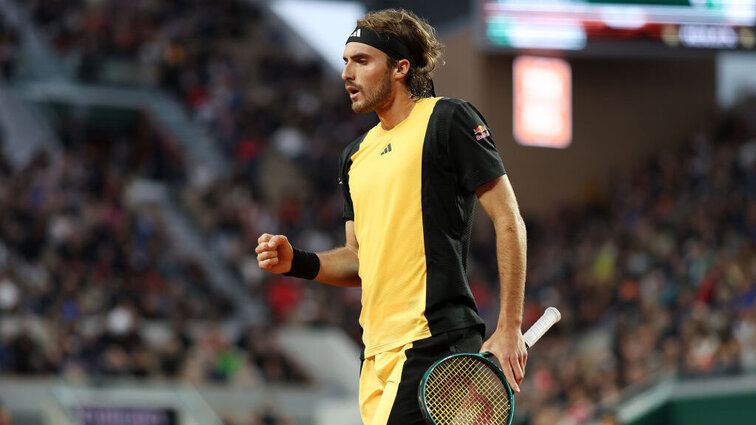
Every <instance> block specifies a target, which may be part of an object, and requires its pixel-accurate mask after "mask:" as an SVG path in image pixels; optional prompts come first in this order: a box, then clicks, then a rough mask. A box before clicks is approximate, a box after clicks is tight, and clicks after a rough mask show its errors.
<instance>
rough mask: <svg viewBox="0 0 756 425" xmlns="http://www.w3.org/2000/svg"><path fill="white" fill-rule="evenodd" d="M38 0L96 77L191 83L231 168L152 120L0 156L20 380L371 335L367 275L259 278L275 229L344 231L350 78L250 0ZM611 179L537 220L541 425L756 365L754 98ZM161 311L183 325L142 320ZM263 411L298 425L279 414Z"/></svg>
mask: <svg viewBox="0 0 756 425" xmlns="http://www.w3.org/2000/svg"><path fill="white" fill-rule="evenodd" d="M28 7H29V10H30V11H31V12H32V15H33V16H34V18H35V20H36V22H37V23H38V24H39V25H40V28H42V29H43V30H44V31H45V33H46V34H47V35H48V37H50V40H51V41H52V42H53V43H54V45H55V47H56V49H57V50H58V52H60V54H61V55H63V56H65V57H68V58H74V59H73V60H74V62H75V63H77V73H78V76H79V78H81V79H82V80H85V81H98V82H104V83H107V82H108V75H109V74H108V72H106V69H105V68H107V66H106V65H107V64H108V63H121V64H122V63H124V62H128V63H131V64H132V66H133V68H131V69H137V70H138V71H137V72H136V73H135V74H136V75H137V76H138V78H137V80H139V81H141V83H142V84H145V85H148V86H156V87H160V88H162V89H163V90H165V91H167V92H169V93H172V94H173V95H174V96H175V97H176V99H178V100H179V101H180V102H182V103H183V104H184V105H185V107H186V108H187V110H188V111H189V113H190V114H191V116H192V117H193V119H194V120H196V121H197V122H198V123H200V124H202V125H203V126H205V127H206V128H207V129H209V130H210V131H211V134H213V137H214V138H215V139H216V140H217V141H218V148H219V149H220V150H221V151H222V152H223V153H224V154H226V155H227V156H228V157H229V158H231V160H232V161H231V162H232V164H233V167H232V169H231V170H229V173H228V175H227V176H224V177H220V178H218V179H216V180H213V181H209V182H208V181H203V180H202V179H197V178H194V177H195V176H192V175H191V171H186V170H185V169H184V167H182V166H180V165H178V166H177V165H176V164H181V157H180V154H179V153H178V152H176V150H175V149H172V148H171V147H170V144H166V143H165V141H162V140H160V138H159V137H158V136H157V135H155V134H154V132H152V131H149V130H147V129H145V127H148V125H147V124H142V125H141V130H138V131H136V135H135V136H133V138H134V139H135V140H136V141H137V144H136V146H142V147H141V150H140V148H139V147H136V148H133V150H132V149H131V148H128V149H127V148H125V147H124V146H128V145H129V144H128V143H127V142H124V141H120V142H119V141H117V140H116V141H115V142H114V146H113V147H110V148H106V147H105V145H104V144H102V143H100V144H93V143H85V142H83V141H82V140H86V137H83V136H82V134H81V131H79V130H77V128H76V126H75V125H73V126H68V127H66V126H63V128H62V129H61V139H62V140H64V142H65V144H66V150H65V152H64V154H63V155H62V156H61V157H60V158H52V157H50V156H46V155H44V154H41V155H40V156H38V157H37V158H36V159H35V160H34V161H32V162H31V163H30V164H29V165H28V166H26V167H25V168H24V169H22V170H12V169H11V168H10V166H9V165H7V163H5V162H4V161H0V171H1V172H2V173H1V174H0V205H3V208H2V210H0V242H2V246H1V247H2V248H4V249H2V250H0V315H3V314H6V315H7V314H10V313H15V314H16V315H18V313H21V312H23V313H26V314H32V315H34V317H37V318H39V319H42V320H43V321H44V322H45V326H42V327H37V328H35V329H36V330H35V331H34V332H16V333H15V334H13V335H11V334H10V333H7V332H6V333H0V373H2V372H13V373H63V374H66V373H73V372H71V371H76V372H77V373H81V372H80V371H81V370H85V371H86V373H93V374H104V375H116V376H120V375H131V376H164V377H169V378H176V377H178V378H185V379H192V380H202V379H214V380H221V381H226V382H229V381H231V382H233V381H241V382H254V381H255V380H256V379H263V380H272V381H283V382H306V381H307V378H306V377H304V376H303V375H302V373H301V372H300V371H299V370H298V369H297V368H296V365H295V362H289V361H287V360H285V358H284V357H283V356H277V355H273V356H271V355H269V354H270V353H277V352H278V350H279V348H277V346H276V343H275V340H274V338H273V336H272V335H273V334H272V333H271V331H270V330H268V325H282V324H293V323H296V324H303V323H304V324H309V325H313V326H319V325H335V326H339V327H341V328H343V329H345V330H346V331H347V332H348V333H349V334H350V335H351V336H352V337H353V338H354V339H355V340H359V334H360V332H359V327H358V325H357V317H358V314H359V308H360V292H359V290H358V289H345V288H332V287H329V286H327V285H319V284H313V283H310V282H304V281H300V280H296V279H291V278H288V277H284V276H274V275H270V274H263V273H261V272H260V270H259V269H258V268H257V262H256V259H255V254H254V246H255V245H256V240H257V237H258V236H259V234H260V233H262V232H270V233H273V232H276V233H283V234H286V235H287V236H289V238H290V240H292V241H293V243H295V244H296V245H298V246H301V247H303V248H306V249H310V250H315V251H319V250H325V249H329V248H331V247H333V246H335V245H338V244H341V243H343V234H344V230H343V222H342V221H341V208H342V198H341V194H340V192H339V190H338V188H337V184H336V174H337V172H336V167H337V157H338V155H339V153H340V152H341V150H342V148H343V147H344V146H345V145H346V144H347V143H348V142H349V141H351V140H352V139H353V138H355V137H356V136H358V135H359V134H360V133H361V132H363V131H364V130H365V129H367V128H369V126H370V125H371V124H372V123H374V122H375V118H374V117H372V116H368V115H362V116H357V115H354V114H353V113H352V112H351V110H350V109H349V107H348V101H347V98H346V96H345V94H344V92H343V91H342V89H341V84H340V82H339V81H338V80H337V79H336V78H331V77H329V76H328V74H329V73H331V74H332V73H333V72H332V71H328V70H327V69H324V68H322V65H321V64H320V63H319V62H317V61H316V60H314V59H313V58H312V57H310V56H306V55H301V54H299V53H297V52H299V51H301V49H299V50H297V49H295V48H293V47H292V46H290V45H289V44H290V43H289V42H288V38H287V36H286V34H285V33H284V32H282V30H281V29H280V28H278V27H277V26H276V25H273V24H271V23H270V22H269V20H268V19H266V18H265V16H264V14H263V13H261V12H260V10H258V9H256V7H255V6H252V5H250V4H249V2H240V1H235V0H223V1H217V2H206V1H199V0H181V1H174V2H163V1H157V0H140V1H125V0H124V1H119V0H108V1H99V2H87V1H83V0H78V1H70V0H65V1H64V0H55V1H50V0H44V1H42V0H34V1H29V2H28ZM137 17H138V18H139V19H137ZM108 69H110V68H108ZM693 125H694V124H693V123H691V126H693ZM132 141H133V140H132ZM111 142H113V141H111ZM140 143H141V144H140ZM161 146H162V147H161ZM505 166H506V163H505ZM187 174H189V175H187ZM135 177H143V178H150V179H157V180H163V181H168V182H170V183H171V184H172V185H174V186H173V187H177V188H179V189H180V191H181V198H182V201H183V204H184V206H185V207H186V209H187V210H188V211H189V212H190V214H191V216H192V217H193V218H194V219H195V221H196V225H197V226H198V228H199V229H200V230H201V231H202V232H203V234H204V235H205V236H206V238H207V241H208V242H209V245H210V247H211V250H212V251H213V252H214V253H215V254H217V255H218V256H220V258H222V259H223V260H224V261H225V263H226V265H227V266H228V267H229V268H230V269H231V270H232V271H233V272H234V273H235V274H236V276H237V277H238V278H239V280H240V281H242V282H244V284H245V285H246V288H247V289H248V291H249V294H250V296H251V297H254V298H256V299H262V300H265V302H266V305H267V308H268V310H269V313H270V314H269V315H268V317H269V323H264V324H260V325H258V326H254V327H251V328H249V329H246V330H244V331H243V332H239V333H237V334H236V335H235V336H233V337H230V336H228V333H227V332H223V331H222V330H221V329H219V327H220V325H219V324H218V323H219V322H220V321H222V320H223V319H224V318H226V317H228V314H229V310H230V307H229V304H228V302H227V301H226V300H223V299H222V298H220V297H217V296H213V294H212V292H211V291H210V290H209V289H208V288H207V287H206V286H205V283H204V282H205V278H204V277H203V274H202V273H203V271H202V270H201V268H200V267H198V266H197V265H196V263H195V262H193V261H192V259H188V258H176V257H175V256H174V255H172V254H171V250H170V241H168V240H167V237H166V233H165V229H164V228H165V223H162V222H161V220H160V216H159V214H158V213H157V211H156V210H155V209H154V208H152V207H150V206H149V205H147V206H145V205H131V204H129V202H127V198H128V196H127V195H126V188H127V187H128V185H129V182H130V181H131V180H132V179H134V178H135ZM513 179H514V180H516V178H513ZM515 189H516V187H515ZM607 193H608V194H609V196H608V198H607V199H604V200H603V201H601V202H596V203H594V204H591V205H572V206H565V207H562V208H559V209H558V210H555V211H552V212H551V213H549V214H547V215H545V216H543V217H538V218H532V217H527V216H526V217H525V218H526V221H527V224H528V234H529V252H528V286H527V294H526V312H525V315H526V317H525V326H527V325H529V324H531V323H532V322H533V321H534V320H535V319H536V318H537V317H538V316H539V315H540V313H541V311H542V310H543V308H544V307H545V306H548V305H555V306H557V307H558V308H559V309H560V310H561V311H562V314H563V321H562V323H561V324H560V325H559V326H558V328H557V329H556V330H555V331H554V332H552V333H551V334H550V335H548V336H547V337H546V338H545V339H544V340H543V341H542V342H540V343H539V345H540V346H539V348H538V349H537V350H533V352H532V353H531V355H530V356H531V357H530V359H529V361H528V378H527V379H526V382H525V384H524V388H523V392H522V395H521V396H519V397H518V400H517V403H518V421H520V422H522V423H529V424H534V425H540V424H551V423H563V424H573V423H574V424H577V423H582V422H585V421H586V420H587V419H588V418H591V417H594V416H595V415H596V414H599V413H602V412H603V411H604V410H605V409H606V408H607V406H612V405H613V404H614V403H616V402H617V401H619V400H620V399H621V394H622V392H623V391H625V390H627V389H628V388H633V387H636V386H643V385H647V384H649V383H651V382H653V381H655V380H657V379H659V378H661V377H664V376H668V375H669V376H710V375H722V374H735V373H744V372H752V371H756V306H755V305H754V303H756V109H755V108H754V107H753V105H748V104H746V105H744V106H742V107H741V108H740V109H738V110H736V111H733V112H730V113H728V114H727V115H726V116H723V117H721V118H720V119H719V120H718V121H717V123H716V125H713V126H712V127H711V128H709V129H707V130H705V131H700V132H698V133H694V134H692V135H691V136H690V138H689V140H687V141H686V142H685V143H684V144H683V145H682V147H681V148H680V150H677V151H670V152H661V153H660V154H659V155H658V156H656V157H654V158H652V159H651V160H650V161H649V162H647V163H645V164H643V165H641V166H639V167H638V168H636V169H634V170H630V171H622V172H617V174H616V175H615V176H613V177H612V181H611V183H610V187H609V190H608V191H607ZM12 259H18V261H15V260H14V261H11V260H12ZM17 264H28V267H27V266H24V267H18V266H16V265H17ZM468 264H469V275H470V284H471V287H472V290H473V293H474V294H475V296H476V299H477V301H478V305H479V308H480V311H481V314H482V316H483V317H484V318H485V319H486V321H487V322H488V323H489V325H491V326H492V325H493V324H494V323H495V321H496V316H497V315H498V296H497V291H498V289H497V287H498V277H497V276H498V274H497V271H496V257H495V238H494V233H493V230H492V227H491V226H490V224H489V223H488V222H486V221H485V220H483V221H481V222H478V223H476V227H475V230H474V233H473V240H472V245H471V258H470V261H469V262H468ZM93 317H94V318H95V319H93V320H90V319H91V318H93ZM199 319H202V320H199ZM208 319H209V320H208ZM155 321H158V322H162V323H164V324H165V325H164V326H162V327H157V328H156V329H154V330H153V331H151V332H142V333H140V332H137V331H135V329H145V328H149V327H148V326H146V325H145V326H140V324H143V323H144V324H146V323H147V322H155ZM202 321H204V323H205V324H204V325H202V326H200V325H196V323H198V322H202ZM193 323H194V324H195V325H194V326H192V324H193ZM23 326H29V327H33V326H32V324H27V323H21V324H19V325H18V327H19V328H20V327H23ZM491 326H489V329H492V327H491ZM0 332H2V328H1V327H0ZM35 332H36V334H40V335H42V334H43V333H44V332H48V333H50V334H51V335H48V337H47V338H43V337H42V336H40V337H38V338H37V339H35V338H34V337H33V335H35ZM25 335H29V336H25ZM41 341H49V342H50V344H48V345H49V346H46V347H40V344H41ZM39 348H43V349H39ZM28 353H32V354H33V355H27V354H28ZM266 353H267V354H268V355H266ZM271 357H274V359H271ZM280 359H284V360H280ZM9 365H10V366H9ZM536 406H537V407H538V408H537V409H536V408H535V407H536ZM252 423H262V424H266V425H269V424H277V425H278V424H283V423H288V422H286V421H285V420H283V419H281V417H280V415H277V414H275V413H272V412H269V413H261V414H260V415H259V417H255V418H254V419H253V420H252Z"/></svg>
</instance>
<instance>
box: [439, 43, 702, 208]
mask: <svg viewBox="0 0 756 425" xmlns="http://www.w3.org/2000/svg"><path fill="white" fill-rule="evenodd" d="M443 41H444V43H445V44H446V46H447V47H446V58H447V64H446V65H445V66H444V67H442V68H441V69H440V70H439V71H438V72H437V74H436V77H435V79H434V81H435V83H436V92H437V93H438V95H440V96H448V97H462V98H464V99H466V100H469V101H471V102H473V103H474V104H475V105H476V106H477V107H478V109H479V110H480V111H481V112H482V113H483V114H484V116H485V117H486V119H487V121H488V123H489V127H490V128H491V131H492V133H493V136H494V139H495V140H496V143H497V145H498V148H499V152H500V153H501V155H502V157H503V158H504V165H505V166H506V168H507V171H508V173H509V178H510V180H511V181H512V184H513V186H514V188H515V191H516V192H517V197H518V200H519V202H520V206H521V208H522V210H523V211H525V212H528V213H531V214H533V213H539V212H542V211H544V210H545V209H547V208H548V207H552V206H554V205H558V204H559V203H562V202H566V201H567V200H574V199H582V200H589V199H590V198H594V197H597V196H602V195H603V194H605V190H606V187H607V182H608V179H609V177H610V176H611V174H612V173H613V172H614V171H616V170H621V169H628V168H630V167H632V165H633V164H636V163H637V162H638V161H639V160H642V159H643V158H645V157H647V156H649V155H650V154H651V153H653V152H658V151H659V150H662V149H672V148H675V147H676V146H678V145H680V144H681V143H682V142H683V141H684V140H685V138H686V137H688V136H690V135H691V134H692V133H693V132H694V131H695V130H697V129H700V128H705V127H706V125H708V123H709V120H710V118H712V116H713V113H714V110H715V106H714V105H715V89H716V87H715V85H716V75H715V61H714V59H713V58H708V59H679V58H678V59H606V58H572V59H569V63H570V65H571V67H572V79H573V86H572V89H573V101H572V105H573V139H572V144H571V145H570V147H569V148H567V149H547V148H534V147H524V146H521V145H519V144H517V143H516V142H515V140H514V137H513V136H512V61H513V59H514V57H513V56H511V55H502V54H486V53H482V52H480V51H479V50H478V49H477V47H476V45H475V42H474V38H473V36H472V34H471V31H470V30H468V29H466V30H460V31H457V32H455V33H448V32H447V33H446V34H445V37H444V39H443Z"/></svg>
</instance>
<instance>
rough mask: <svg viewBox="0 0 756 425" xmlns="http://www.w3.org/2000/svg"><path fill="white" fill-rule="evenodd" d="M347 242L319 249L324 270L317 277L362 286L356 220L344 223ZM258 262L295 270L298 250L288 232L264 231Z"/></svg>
mask: <svg viewBox="0 0 756 425" xmlns="http://www.w3.org/2000/svg"><path fill="white" fill-rule="evenodd" d="M344 230H345V233H346V244H345V246H343V247H340V248H335V249H332V250H330V251H325V252H318V253H317V256H318V259H319V260H320V270H319V271H318V275H317V276H316V277H315V279H314V280H316V281H318V282H322V283H327V284H329V285H336V286H360V285H361V281H360V276H359V274H358V271H359V260H358V258H357V250H358V246H359V245H358V244H357V236H356V235H355V233H354V221H353V220H348V221H347V222H346V223H345V225H344ZM255 252H256V253H257V265H258V266H259V267H260V269H262V270H265V271H269V272H271V273H276V274H281V273H287V272H288V271H289V270H291V261H292V258H293V257H294V250H293V248H292V246H291V243H289V240H288V238H287V237H286V236H284V235H271V234H268V233H264V234H262V235H261V236H260V237H259V238H258V239H257V248H255Z"/></svg>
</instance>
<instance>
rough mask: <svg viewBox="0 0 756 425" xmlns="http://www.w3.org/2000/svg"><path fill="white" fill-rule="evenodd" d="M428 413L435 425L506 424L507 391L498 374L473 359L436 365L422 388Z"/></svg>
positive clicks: (508, 408) (509, 409) (455, 358)
mask: <svg viewBox="0 0 756 425" xmlns="http://www.w3.org/2000/svg"><path fill="white" fill-rule="evenodd" d="M424 395H425V399H426V404H427V406H428V412H429V413H430V414H431V416H432V417H433V419H434V420H435V422H436V423H437V424H438V425H495V424H507V422H508V420H509V415H510V411H511V407H510V401H509V397H508V393H507V389H506V388H505V387H504V384H503V383H502V382H501V380H500V379H499V377H498V375H497V374H496V373H495V372H494V371H493V370H491V369H489V367H488V366H486V365H485V364H483V363H481V362H480V361H477V360H476V359H475V358H474V357H467V356H459V357H454V358H452V359H449V360H448V361H446V362H443V363H441V364H439V365H438V366H437V367H436V368H435V369H434V370H433V371H432V372H431V373H430V375H429V376H428V380H427V382H426V386H425V394H424Z"/></svg>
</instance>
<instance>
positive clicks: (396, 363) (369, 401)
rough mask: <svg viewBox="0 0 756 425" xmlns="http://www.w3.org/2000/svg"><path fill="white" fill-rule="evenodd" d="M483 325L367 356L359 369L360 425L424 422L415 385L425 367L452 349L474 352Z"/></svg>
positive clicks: (420, 423) (416, 423) (477, 345)
mask: <svg viewBox="0 0 756 425" xmlns="http://www.w3.org/2000/svg"><path fill="white" fill-rule="evenodd" d="M482 333H483V332H482V329H481V328H478V327H473V328H465V329H460V330H456V331H451V332H447V333H443V334H440V335H434V336H432V337H430V338H425V339H421V340H418V341H415V342H411V343H409V344H406V345H404V346H402V347H398V348H395V349H393V350H388V351H384V352H382V353H379V354H376V355H375V356H372V357H368V358H366V359H365V360H363V362H362V372H361V373H360V395H359V399H360V415H362V423H363V425H425V419H424V418H423V415H422V413H421V412H420V405H419V403H418V401H417V400H418V399H417V387H418V386H419V384H420V380H421V379H422V378H423V375H424V374H425V371H426V370H428V368H429V367H430V366H431V365H432V364H433V363H435V362H436V361H437V360H439V359H441V358H443V357H445V356H448V355H450V354H454V353H470V352H474V353H477V352H478V351H479V350H480V346H481V345H482V343H483V339H482Z"/></svg>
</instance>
